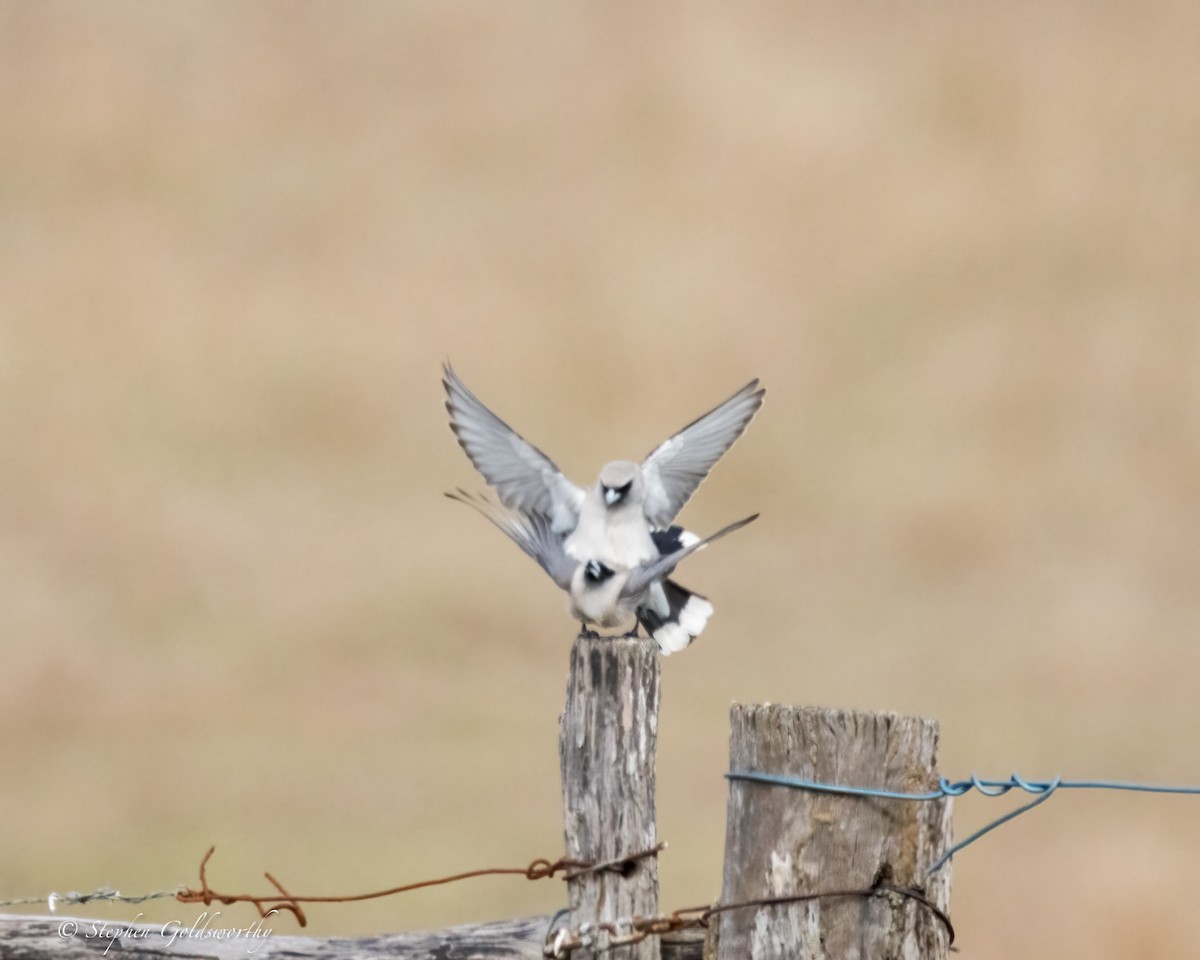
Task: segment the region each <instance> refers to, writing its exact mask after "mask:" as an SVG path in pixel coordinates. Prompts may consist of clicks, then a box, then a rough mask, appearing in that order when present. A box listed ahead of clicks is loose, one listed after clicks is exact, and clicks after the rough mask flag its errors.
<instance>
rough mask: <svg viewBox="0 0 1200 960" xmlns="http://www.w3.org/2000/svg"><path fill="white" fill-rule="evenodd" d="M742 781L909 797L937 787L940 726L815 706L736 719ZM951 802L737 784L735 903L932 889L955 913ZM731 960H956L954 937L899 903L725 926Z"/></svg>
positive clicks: (731, 889) (721, 949) (799, 909)
mask: <svg viewBox="0 0 1200 960" xmlns="http://www.w3.org/2000/svg"><path fill="white" fill-rule="evenodd" d="M730 725H731V732H730V745H729V754H730V769H731V770H734V771H749V772H757V773H773V774H782V775H785V776H791V777H798V778H801V779H804V780H809V781H813V782H820V783H830V784H838V785H843V786H854V787H878V788H882V789H890V790H895V791H899V792H904V793H919V792H925V791H931V790H933V789H934V788H935V787H936V785H937V780H938V775H937V771H936V757H935V753H936V749H937V737H938V728H937V723H936V722H935V721H933V720H925V719H920V718H917V717H901V716H897V715H896V714H890V713H858V712H854V711H849V710H822V709H816V708H811V707H787V706H772V705H767V706H741V705H738V704H734V706H733V709H732V711H731V713H730ZM950 806H951V805H950V801H948V800H936V801H915V800H890V799H880V798H868V797H853V796H845V795H838V794H830V793H819V792H814V791H808V790H801V789H794V788H789V787H783V786H771V785H768V784H762V783H753V782H749V781H744V780H731V781H730V784H729V808H728V824H727V832H726V838H725V880H724V887H723V890H722V894H721V901H722V902H723V903H732V902H739V901H745V900H753V899H758V898H762V897H780V896H787V895H790V894H798V893H817V892H821V891H832V890H849V889H863V888H870V887H872V886H874V885H876V884H877V883H886V884H890V885H894V886H897V887H923V888H924V889H925V892H926V895H927V897H928V898H929V900H930V901H931V902H932V903H934V904H936V905H937V906H938V907H939V908H941V909H942V910H948V905H949V899H950V866H949V865H948V864H947V865H946V866H944V867H942V869H941V870H939V871H938V872H937V873H936V874H933V875H932V876H930V875H929V873H928V870H929V866H930V864H931V863H932V862H933V861H934V860H936V858H937V857H938V855H939V854H940V853H941V852H942V851H943V850H945V849H946V848H947V847H948V846H949V844H950V842H951V840H950V836H951V834H950ZM717 933H718V937H717V939H718V954H717V955H718V957H720V958H722V960H747V958H753V960H766V958H780V960H782V958H787V960H810V958H811V960H845V958H855V960H884V958H887V960H893V958H903V960H917V958H921V960H944V958H945V957H946V955H947V947H948V934H947V931H946V928H945V926H944V925H943V924H942V923H941V922H940V921H939V920H938V918H937V917H936V916H935V915H934V914H933V913H932V911H930V910H929V909H928V908H927V907H925V906H922V905H921V904H920V903H918V902H916V901H914V900H911V899H907V898H903V897H901V896H899V895H895V894H893V895H890V896H889V895H880V896H874V897H869V898H863V897H847V898H838V899H828V900H815V901H809V902H805V903H795V904H786V905H777V906H770V907H759V908H748V909H745V910H736V911H730V912H728V913H725V914H722V915H721V919H720V927H719V930H718V931H717Z"/></svg>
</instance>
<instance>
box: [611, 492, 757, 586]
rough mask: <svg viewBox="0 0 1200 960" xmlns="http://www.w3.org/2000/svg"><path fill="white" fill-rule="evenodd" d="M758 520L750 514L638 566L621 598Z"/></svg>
mask: <svg viewBox="0 0 1200 960" xmlns="http://www.w3.org/2000/svg"><path fill="white" fill-rule="evenodd" d="M757 519H758V514H757V513H755V514H751V515H750V516H748V517H746V518H745V519H743V520H738V521H737V522H736V523H731V524H730V525H729V526H727V527H722V528H721V529H720V530H718V531H717V532H716V533H714V534H713V535H712V536H711V537H705V538H704V539H703V540H696V541H695V542H694V543H692V544H690V545H689V546H686V547H682V546H681V547H680V548H679V549H678V550H675V551H673V552H672V553H668V554H667V555H666V556H663V557H659V558H658V559H657V560H649V561H647V562H646V563H643V564H641V565H640V566H638V567H637V568H636V569H635V570H634V571H633V572H632V573H631V574H630V575H629V580H628V581H626V583H625V587H624V589H623V590H622V591H621V594H622V596H626V597H632V596H635V595H637V594H639V593H641V592H642V591H643V590H644V589H646V587H648V586H649V585H650V584H651V583H653V582H654V581H655V580H661V579H662V578H663V577H666V576H670V574H671V571H673V570H674V569H675V568H676V567H677V566H679V562H680V561H681V560H683V558H684V557H687V556H690V555H691V554H693V553H695V552H696V551H697V550H700V549H701V548H703V547H706V546H708V545H709V544H710V543H712V542H713V541H714V540H720V539H721V537H723V536H725V534H727V533H733V531H734V530H741V529H742V527H744V526H746V524H748V523H752V522H753V521H755V520H757Z"/></svg>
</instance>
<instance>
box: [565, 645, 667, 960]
mask: <svg viewBox="0 0 1200 960" xmlns="http://www.w3.org/2000/svg"><path fill="white" fill-rule="evenodd" d="M658 692H659V657H658V651H657V650H656V649H655V647H654V644H653V643H651V642H648V641H646V640H636V639H635V640H625V639H614V638H608V637H602V638H598V639H597V638H588V637H583V636H580V637H579V638H578V639H576V640H575V643H574V645H573V646H572V647H571V674H570V679H569V681H568V683H567V704H566V708H565V709H564V710H563V715H562V725H561V730H560V740H559V746H560V751H561V762H562V785H563V806H564V813H565V818H564V819H565V824H566V855H567V857H568V858H570V859H573V860H582V861H587V862H589V863H607V862H609V861H613V860H619V859H620V858H621V857H624V856H627V855H630V854H634V853H639V852H642V851H645V850H650V849H651V848H653V847H654V846H655V844H656V843H657V842H658V841H657V836H656V829H655V821H654V756H655V747H656V745H657V741H658ZM568 887H569V890H570V894H569V895H570V907H571V919H570V924H571V927H572V929H573V930H574V931H578V930H579V929H580V927H581V926H583V925H584V924H593V925H594V924H596V923H600V922H604V921H610V922H611V921H625V920H630V919H632V918H633V917H635V916H642V917H653V916H657V915H658V862H657V861H656V859H655V858H654V857H652V856H651V857H646V858H643V859H640V860H637V861H636V862H633V863H630V864H628V865H627V866H626V868H625V869H624V870H615V871H614V870H603V871H596V872H591V873H585V874H583V875H582V876H579V877H577V878H575V879H573V880H571V881H569V882H568ZM572 956H573V957H581V956H582V957H588V956H591V953H590V952H589V951H577V952H576V953H575V954H573V955H572ZM605 956H611V957H613V958H614V960H634V958H636V960H659V938H658V937H657V936H651V937H647V938H646V939H645V940H643V941H642V942H641V943H639V944H633V945H630V946H623V947H618V948H616V949H614V950H612V951H609V953H607V954H606V955H605Z"/></svg>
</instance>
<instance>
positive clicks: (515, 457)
mask: <svg viewBox="0 0 1200 960" xmlns="http://www.w3.org/2000/svg"><path fill="white" fill-rule="evenodd" d="M442 372H443V378H442V385H443V386H444V387H445V389H446V410H447V411H448V412H449V414H450V429H451V430H453V431H454V435H455V436H456V437H458V442H459V445H460V446H461V447H462V448H463V450H464V451H465V452H466V454H467V456H468V457H469V458H470V459H471V462H472V463H473V464H475V469H476V470H478V471H479V472H480V473H481V474H483V477H484V479H485V480H487V482H488V483H489V484H491V485H492V487H494V488H495V490H496V494H497V495H498V496H499V497H500V501H501V503H503V504H504V505H505V506H506V507H511V508H512V509H513V510H520V511H521V512H522V513H540V514H544V515H545V516H547V517H549V518H550V520H551V523H552V524H553V526H554V529H555V530H557V531H568V530H572V529H574V527H575V524H576V523H577V522H578V520H579V506H580V504H581V503H582V502H583V496H584V494H583V491H582V490H580V489H579V488H578V487H576V486H575V485H574V484H573V483H571V481H570V480H568V479H567V478H566V477H564V476H563V474H562V471H561V470H559V469H558V467H556V466H555V465H554V461H552V460H551V459H550V458H549V457H548V456H546V455H545V454H544V453H542V451H541V450H539V449H538V448H537V447H535V446H534V445H533V444H532V443H530V442H529V441H527V440H526V439H525V438H524V437H522V436H521V435H520V434H519V433H517V432H516V431H515V430H513V428H512V427H510V426H509V425H508V424H507V423H505V422H504V421H503V420H501V419H500V418H499V417H498V416H496V415H495V414H494V413H492V411H491V410H489V409H488V408H487V407H486V406H484V404H483V402H482V401H480V399H479V398H478V397H476V396H475V394H473V393H472V392H471V391H470V390H468V389H467V386H466V384H464V383H463V382H462V381H461V380H460V379H459V378H458V374H456V373H455V372H454V368H453V367H451V366H450V365H449V364H446V365H445V366H443V367H442Z"/></svg>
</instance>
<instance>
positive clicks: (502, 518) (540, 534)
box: [446, 489, 576, 590]
mask: <svg viewBox="0 0 1200 960" xmlns="http://www.w3.org/2000/svg"><path fill="white" fill-rule="evenodd" d="M446 496H447V497H449V498H450V499H451V500H455V501H457V502H458V503H465V504H466V505H467V506H468V507H474V508H475V509H476V510H478V511H479V512H480V513H481V514H483V515H484V516H485V517H486V518H487V519H488V520H489V521H490V522H491V523H493V524H494V525H495V526H496V527H497V528H498V529H499V530H501V531H502V532H503V533H504V534H505V536H507V537H508V538H509V539H510V540H512V542H513V543H515V544H516V545H517V546H518V547H520V548H521V549H522V550H524V551H525V553H526V554H528V555H529V556H530V557H532V558H533V559H534V560H536V561H537V562H538V566H540V567H541V568H542V569H543V570H545V571H546V573H548V574H549V575H550V579H551V580H553V581H554V582H555V583H557V584H558V585H559V587H561V588H562V589H563V590H567V589H569V588H570V586H571V575H572V574H573V573H574V572H575V567H576V563H575V561H574V560H572V559H571V558H570V557H568V556H567V552H566V550H564V549H563V538H562V535H561V534H559V533H555V532H554V530H553V528H552V527H551V524H550V519H549V517H547V516H545V515H544V514H541V513H517V512H516V511H513V510H505V509H504V508H503V507H501V506H499V505H497V504H495V503H492V502H491V501H489V500H487V499H485V498H484V497H473V496H471V494H469V493H467V492H466V491H465V490H462V489H459V490H455V491H454V492H453V493H447V494H446Z"/></svg>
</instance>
